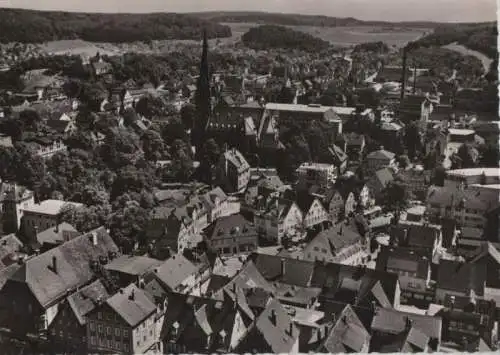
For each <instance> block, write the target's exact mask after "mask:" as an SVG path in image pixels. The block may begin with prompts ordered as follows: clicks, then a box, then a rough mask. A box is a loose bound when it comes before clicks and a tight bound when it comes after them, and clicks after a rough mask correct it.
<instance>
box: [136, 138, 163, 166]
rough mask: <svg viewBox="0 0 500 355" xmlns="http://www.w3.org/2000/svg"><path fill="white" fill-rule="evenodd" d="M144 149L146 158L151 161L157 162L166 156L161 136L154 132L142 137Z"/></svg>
mask: <svg viewBox="0 0 500 355" xmlns="http://www.w3.org/2000/svg"><path fill="white" fill-rule="evenodd" d="M141 139H142V149H143V150H144V157H145V158H146V160H149V161H157V160H160V159H161V158H162V156H163V155H164V149H165V145H164V143H163V139H162V138H161V135H160V134H159V133H158V132H156V131H153V130H147V131H146V132H144V134H143V135H142V138H141Z"/></svg>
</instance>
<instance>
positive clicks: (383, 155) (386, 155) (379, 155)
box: [366, 149, 396, 160]
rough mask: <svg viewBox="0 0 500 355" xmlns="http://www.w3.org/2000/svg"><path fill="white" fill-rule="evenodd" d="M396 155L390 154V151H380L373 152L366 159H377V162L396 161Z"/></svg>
mask: <svg viewBox="0 0 500 355" xmlns="http://www.w3.org/2000/svg"><path fill="white" fill-rule="evenodd" d="M395 156H396V154H394V153H393V152H389V151H388V150H384V149H379V150H376V151H374V152H371V153H370V154H368V155H367V157H366V159H376V160H391V159H394V157H395Z"/></svg>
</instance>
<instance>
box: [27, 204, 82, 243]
mask: <svg viewBox="0 0 500 355" xmlns="http://www.w3.org/2000/svg"><path fill="white" fill-rule="evenodd" d="M82 206H83V205H82V204H81V203H77V202H70V201H60V200H45V201H42V202H40V203H37V204H34V205H28V206H27V207H22V208H21V214H22V221H21V224H22V231H23V234H24V235H25V236H26V237H27V238H28V239H29V240H31V241H32V242H34V241H35V239H36V235H37V234H38V232H39V231H40V232H41V231H44V230H46V229H48V228H51V227H55V226H57V225H59V224H60V223H61V221H60V215H61V212H62V211H63V208H75V209H78V208H81V207H82Z"/></svg>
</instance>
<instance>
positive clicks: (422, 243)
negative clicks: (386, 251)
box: [390, 221, 443, 261]
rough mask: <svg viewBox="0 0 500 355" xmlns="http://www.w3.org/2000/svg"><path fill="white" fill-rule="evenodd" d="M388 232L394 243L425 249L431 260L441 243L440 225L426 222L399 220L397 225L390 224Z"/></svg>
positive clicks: (434, 258)
mask: <svg viewBox="0 0 500 355" xmlns="http://www.w3.org/2000/svg"><path fill="white" fill-rule="evenodd" d="M390 234H391V237H392V240H393V242H394V243H395V244H396V245H398V246H402V247H407V248H412V249H415V250H422V251H425V252H427V253H428V255H429V256H430V257H432V260H433V261H435V260H436V258H437V255H438V253H439V250H440V249H441V247H442V245H443V232H442V227H441V225H435V224H429V223H428V222H424V223H422V224H419V223H413V222H408V221H400V222H399V224H398V225H397V226H392V228H391V230H390Z"/></svg>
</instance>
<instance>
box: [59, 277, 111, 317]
mask: <svg viewBox="0 0 500 355" xmlns="http://www.w3.org/2000/svg"><path fill="white" fill-rule="evenodd" d="M109 296H110V294H108V291H107V290H106V288H105V287H104V284H103V283H102V281H101V280H96V281H94V282H92V283H91V284H90V285H88V286H85V287H83V288H82V289H80V290H78V291H76V292H75V293H73V294H72V295H70V296H68V298H67V300H68V304H69V306H70V307H71V310H72V311H73V313H74V314H75V316H76V318H77V319H78V322H79V323H80V325H84V324H85V323H86V322H87V318H86V315H87V314H89V313H90V312H91V311H92V310H94V309H95V308H96V307H97V306H98V305H99V304H102V303H104V302H106V300H107V299H108V298H109Z"/></svg>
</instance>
